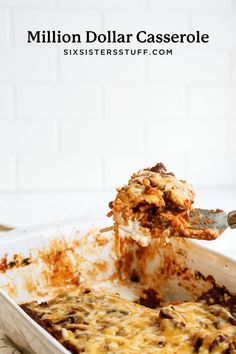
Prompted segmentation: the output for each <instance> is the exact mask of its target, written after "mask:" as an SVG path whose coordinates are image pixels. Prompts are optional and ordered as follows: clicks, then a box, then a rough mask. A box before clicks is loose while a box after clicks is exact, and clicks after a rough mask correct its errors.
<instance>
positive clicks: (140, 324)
mask: <svg viewBox="0 0 236 354" xmlns="http://www.w3.org/2000/svg"><path fill="white" fill-rule="evenodd" d="M24 306H27V308H28V309H30V310H31V315H32V313H33V315H32V317H33V318H36V320H37V318H38V319H40V320H41V321H43V323H47V324H48V323H51V324H52V325H53V329H54V330H56V332H57V338H59V341H60V342H61V343H62V344H64V345H65V346H67V347H68V345H66V343H67V344H68V343H70V344H71V345H72V346H73V348H76V350H78V353H79V352H80V351H82V352H84V353H90V354H102V353H113V354H114V353H117V354H119V353H120V354H121V353H122V354H132V353H142V352H143V353H146V354H149V353H150V354H152V353H163V354H164V353H186V354H188V353H194V352H195V353H202V354H205V353H209V352H210V353H215V354H216V353H235V352H236V349H235V348H236V326H235V325H233V324H231V323H232V319H233V320H234V318H233V317H232V316H231V315H230V313H229V312H228V311H227V310H226V309H224V308H223V307H221V306H220V305H212V306H209V305H206V304H204V303H200V302H199V303H196V302H186V303H182V304H180V305H176V306H172V305H170V306H166V307H163V308H161V309H160V310H152V309H149V308H146V307H143V306H141V305H138V304H135V303H133V302H130V301H128V300H124V299H122V298H120V296H118V295H116V294H113V293H107V292H96V291H91V292H89V293H82V294H78V295H77V296H74V295H73V296H72V295H68V294H65V295H60V296H57V297H56V298H54V299H52V300H51V301H49V302H48V303H47V304H45V303H44V304H42V305H39V304H38V303H37V302H33V303H30V304H28V305H24ZM234 321H235V320H234ZM58 333H60V336H59V335H58ZM68 348H69V349H70V348H72V347H68ZM76 350H75V349H73V350H72V352H73V353H76ZM227 350H228V351H227Z"/></svg>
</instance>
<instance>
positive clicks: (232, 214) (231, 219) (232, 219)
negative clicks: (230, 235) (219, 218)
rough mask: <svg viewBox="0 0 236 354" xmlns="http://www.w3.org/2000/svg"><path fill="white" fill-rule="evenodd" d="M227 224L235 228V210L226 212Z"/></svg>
mask: <svg viewBox="0 0 236 354" xmlns="http://www.w3.org/2000/svg"><path fill="white" fill-rule="evenodd" d="M228 224H229V226H230V227H231V229H236V210H232V211H231V212H230V213H229V214H228Z"/></svg>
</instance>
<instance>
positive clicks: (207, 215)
mask: <svg viewBox="0 0 236 354" xmlns="http://www.w3.org/2000/svg"><path fill="white" fill-rule="evenodd" d="M227 227H230V228H231V229H236V210H233V211H231V212H230V213H229V214H226V213H225V212H224V211H222V210H219V209H216V210H207V209H194V210H193V211H192V212H191V213H190V230H193V232H194V231H195V230H208V231H211V232H212V238H211V239H214V238H217V237H218V236H220V235H221V234H222V233H223V232H224V231H225V230H226V229H227ZM196 238H197V237H196Z"/></svg>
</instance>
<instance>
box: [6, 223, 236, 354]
mask: <svg viewBox="0 0 236 354" xmlns="http://www.w3.org/2000/svg"><path fill="white" fill-rule="evenodd" d="M95 225H96V226H99V228H98V227H96V226H95ZM95 225H91V224H89V223H86V222H82V221H79V220H77V221H72V222H67V223H61V225H59V226H58V225H49V226H44V227H38V228H31V229H28V230H18V231H17V230H16V231H12V232H10V233H9V234H7V236H5V237H3V238H1V240H0V252H1V254H0V270H1V273H0V286H1V288H2V290H1V293H0V315H1V319H2V321H3V326H4V329H5V331H6V333H8V336H9V337H10V339H11V340H12V341H13V342H14V343H15V344H16V345H17V346H18V347H19V349H21V350H24V352H25V353H67V352H68V351H67V349H65V348H64V347H63V346H62V345H61V344H60V343H59V342H58V341H57V340H55V338H53V337H52V336H50V335H49V334H48V333H47V332H46V331H45V330H44V329H43V328H42V327H41V326H40V325H38V324H37V323H36V322H34V321H33V320H32V319H31V318H30V317H29V316H28V315H27V314H26V313H25V312H24V311H23V310H22V309H21V308H20V306H18V305H17V304H21V305H22V304H24V303H28V304H27V305H23V306H22V307H23V308H24V310H26V312H28V313H29V314H30V311H31V316H32V317H34V318H35V319H36V320H37V321H38V322H40V321H39V317H40V318H41V321H42V322H44V324H45V317H44V319H43V318H42V316H41V315H42V314H43V315H45V313H47V314H48V316H49V317H50V308H49V309H48V310H47V311H45V309H46V308H47V307H50V306H51V305H50V304H53V303H55V301H59V302H60V301H61V305H60V308H61V309H63V306H65V305H62V303H64V304H67V305H68V303H69V302H71V303H73V301H75V298H74V296H76V299H77V300H76V301H77V302H78V303H79V306H80V311H81V308H82V307H83V308H84V307H85V310H86V309H87V306H88V304H89V303H90V304H91V303H92V304H94V303H96V301H97V310H98V312H100V315H101V317H100V318H101V323H100V327H98V326H97V323H95V325H94V326H92V323H91V318H92V319H93V320H94V318H96V316H95V315H94V313H93V315H92V316H91V317H90V318H89V315H88V316H87V321H86V320H83V319H82V320H81V322H85V323H82V325H84V327H86V328H87V329H86V331H87V332H88V331H90V332H91V331H92V329H93V331H96V330H97V331H98V330H99V329H100V330H99V331H98V332H97V336H101V328H103V330H104V331H105V332H106V331H107V332H106V334H107V336H108V337H109V336H110V337H111V336H114V331H115V333H117V328H116V326H118V325H119V330H120V331H121V330H123V335H122V331H121V332H120V334H119V333H118V337H119V338H118V339H119V340H120V337H123V339H122V340H123V342H122V343H124V342H127V338H130V342H129V341H128V346H129V348H130V349H127V348H125V349H124V348H123V349H121V351H118V349H117V348H115V349H114V348H112V347H109V346H108V347H107V351H105V352H107V353H116V352H117V353H122V352H127V353H129V352H130V353H135V352H136V353H138V352H140V348H145V346H144V347H142V346H143V345H147V343H149V342H146V343H145V344H143V343H142V342H141V338H142V340H145V338H147V341H148V340H150V341H151V342H152V341H155V344H156V346H157V347H156V349H155V350H154V349H153V347H152V348H151V347H150V348H151V349H150V351H148V350H149V348H148V346H146V348H147V349H146V352H147V353H149V352H150V353H151V352H157V353H158V352H159V350H162V351H160V352H162V353H171V352H173V353H174V352H181V350H183V349H179V350H180V351H178V349H177V347H176V344H178V343H179V344H181V343H182V344H183V345H184V344H185V345H187V343H188V337H187V329H188V333H190V332H191V331H190V332H189V328H190V327H191V323H192V328H193V327H194V328H197V327H196V323H195V322H194V321H195V319H196V316H195V317H193V316H192V317H191V316H190V317H191V318H190V319H188V318H187V317H188V316H187V314H191V313H193V312H194V313H195V314H196V311H198V314H199V313H200V312H201V311H203V309H204V311H205V310H206V309H209V307H211V306H213V307H211V308H213V309H214V310H215V313H211V312H210V311H209V313H211V318H210V319H209V318H208V320H207V316H206V317H205V319H204V318H202V319H200V318H199V321H198V322H199V323H200V322H202V323H203V327H202V329H203V334H204V336H206V332H204V330H207V329H206V328H205V325H204V323H205V322H204V321H208V322H209V321H212V323H213V322H214V323H216V322H217V320H220V321H221V320H222V321H221V322H222V323H221V324H218V325H217V326H219V328H217V327H216V324H214V330H213V327H212V328H211V324H210V323H208V325H209V331H210V332H209V333H208V341H205V342H204V338H205V337H204V338H202V337H201V335H200V336H196V334H197V333H193V331H192V332H191V348H190V347H189V351H186V349H184V350H185V351H182V352H186V353H187V352H189V353H190V352H194V350H195V352H197V351H198V352H199V353H201V352H202V353H203V352H204V353H207V352H208V351H209V352H210V350H211V352H212V353H218V352H219V353H231V352H232V353H234V352H235V348H234V344H233V343H234V336H235V334H234V330H235V329H236V326H235V325H234V323H233V320H232V319H231V317H233V315H232V314H231V313H230V311H229V310H228V308H226V307H224V306H221V305H220V308H218V314H217V304H216V299H215V300H214V296H213V295H212V296H209V294H210V293H209V290H210V289H212V288H214V287H215V284H218V285H219V286H220V287H221V288H217V289H221V290H220V291H222V286H225V288H226V289H227V290H225V291H223V295H222V296H223V297H225V296H227V294H228V293H229V292H232V293H234V292H236V285H235V274H236V273H235V272H236V264H235V262H234V261H233V260H230V259H228V258H226V257H224V256H221V255H219V254H217V253H214V252H209V251H208V250H206V249H204V248H202V247H200V246H198V245H196V244H195V243H192V242H191V241H189V240H186V239H184V240H183V239H179V238H171V239H170V240H169V242H168V243H166V242H163V240H161V239H155V240H153V241H152V242H151V243H150V245H149V246H148V247H146V248H143V247H141V246H140V245H139V244H137V243H136V242H135V241H133V240H131V239H125V238H122V240H120V242H121V244H120V247H119V252H118V250H117V244H116V241H115V238H114V236H113V234H112V232H108V233H105V234H101V233H100V232H99V229H100V227H102V226H104V222H102V221H101V220H98V221H97V222H96V223H95ZM19 249H20V250H21V252H19ZM86 289H90V290H89V291H87V290H86ZM65 293H66V294H67V295H62V294H65ZM114 293H118V294H119V295H114ZM203 293H208V297H207V296H206V297H205V299H204V298H202V299H200V298H201V297H202V294H203ZM60 294H61V295H60ZM225 294H226V295H225ZM58 296H59V297H58ZM63 297H64V298H63ZM212 297H213V303H209V301H211V300H209V299H211V298H212ZM229 298H232V297H231V296H230V295H229ZM53 299H54V300H53ZM96 299H97V300H96ZM123 299H124V300H123ZM200 300H201V301H202V302H199V301H200ZM228 300H229V299H225V301H226V302H227V301H228ZM35 301H38V303H39V304H40V303H42V302H44V304H43V305H37V304H36V302H35ZM184 301H187V302H186V303H183V302H184ZM133 302H136V303H138V304H133ZM30 303H31V304H30ZM170 303H171V304H170ZM180 303H183V304H180ZM109 304H110V306H109ZM111 304H112V306H111ZM48 305H50V306H48ZM43 306H45V307H44V310H43V311H41V314H40V311H39V308H40V307H41V308H43ZM104 306H105V308H106V311H108V313H107V314H106V318H104V316H103V315H102V314H104ZM144 306H145V307H144ZM214 306H215V307H214ZM147 307H149V308H147ZM150 307H151V308H152V309H150ZM194 307H195V310H196V311H195V310H194ZM121 308H122V309H121ZM160 308H162V309H161V310H160ZM220 309H223V310H222V311H223V314H222V313H221V311H220ZM224 309H225V312H224ZM67 310H68V311H69V312H70V311H71V308H70V306H69V307H67ZM113 310H115V311H113ZM91 311H95V310H94V308H93V309H92V310H91ZM102 311H103V312H102ZM121 311H123V313H122V312H121ZM204 311H203V312H204ZM87 312H88V310H87ZM127 312H128V313H127ZM36 313H37V315H38V317H37V316H36ZM91 313H92V312H91ZM64 314H65V313H64ZM77 315H78V314H77ZM69 316H72V317H73V314H69V313H67V315H66V318H69ZM117 316H118V317H117ZM179 316H182V319H181V320H180V317H179ZM227 316H228V317H227ZM36 317H37V318H36ZM72 317H71V318H70V320H69V321H70V322H73V321H74V322H75V323H74V324H77V322H76V321H77V319H76V320H75V319H72ZM135 317H136V318H137V319H140V320H137V322H135V323H134V322H133V321H134V320H135ZM168 317H169V318H168ZM172 317H173V318H172ZM200 317H201V316H200ZM203 317H204V316H203ZM118 318H119V319H118ZM152 318H153V319H155V321H156V322H155V329H156V332H155V335H154V337H153V334H152V331H151V328H152V327H151V326H145V325H142V323H145V321H150V319H152ZM114 319H115V324H114ZM48 320H52V318H48ZM61 320H62V322H61V325H62V323H63V319H61ZM111 321H113V324H114V326H113V327H112V326H111ZM143 321H144V322H143ZM191 321H193V322H191ZM42 322H41V323H40V324H41V325H43V323H42ZM59 322H60V320H59ZM105 322H106V324H107V323H109V325H108V327H106V325H105ZM182 322H183V323H184V324H183V323H182ZM230 322H231V323H230ZM48 323H49V322H48ZM137 323H139V324H140V327H139V328H138V329H137ZM146 323H147V322H146ZM163 323H164V324H163ZM173 323H174V325H173ZM121 324H122V326H121ZM59 325H60V324H59ZM70 325H72V326H71V328H72V327H73V323H70ZM129 325H130V327H129ZM66 326H68V322H67V323H66V324H65V325H64V326H61V327H62V328H65V329H66V330H68V328H66ZM80 326H81V323H80ZM96 326H97V327H96ZM163 326H164V335H163V333H160V331H159V329H160V328H163ZM173 326H174V327H173ZM212 326H213V325H212ZM220 326H223V327H224V326H226V327H227V329H226V327H224V333H223V332H221V330H222V328H223V327H221V328H220ZM44 327H45V326H44ZM82 327H83V326H82ZM82 327H80V330H81V331H82V329H81V328H82ZM129 328H133V330H129ZM134 328H136V331H138V333H139V335H140V337H139V338H140V342H139V339H138V337H137V333H136V337H137V340H136V341H135V339H134V338H133V339H132V336H131V335H129V333H131V332H132V333H133V332H134ZM148 328H149V330H150V331H149V332H148V333H147V331H148ZM168 328H170V329H169V330H168ZM88 329H89V330H88ZM175 329H176V330H175ZM124 331H126V332H127V333H128V334H127V337H126V336H125V332H124ZM129 331H130V332H129ZM165 331H167V332H168V331H169V332H168V333H169V337H168V335H167V332H165ZM49 332H50V331H49ZM64 332H65V331H64ZM70 332H71V333H75V332H76V331H74V332H73V330H72V331H71V330H70ZM196 332H198V333H199V330H198V329H197V330H196ZM222 333H223V334H222ZM69 334H70V333H69ZM94 334H96V333H94V332H93V337H90V339H88V340H87V341H86V342H87V343H88V345H89V346H88V348H85V346H84V348H83V347H81V349H80V350H81V352H85V353H86V352H87V353H102V350H106V348H105V347H104V345H103V344H102V345H103V349H101V347H99V340H97V342H96V343H95V344H94V345H92V342H94V340H91V338H95V336H94ZM66 335H68V333H66V332H65V336H66ZM76 335H81V332H80V333H78V332H77V333H76ZM173 335H179V336H177V337H178V339H176V338H177V337H175V339H173V343H175V349H173V348H172V349H173V350H172V351H170V347H169V346H168V345H169V344H168V343H171V338H173V337H172V336H173ZM220 335H223V337H225V336H226V337H228V339H229V340H225V338H223V339H222V338H221V337H219V336H220ZM181 336H182V337H181ZM99 338H100V337H99ZM148 338H149V339H148ZM168 338H169V339H168ZM100 339H101V338H100ZM214 340H215V342H214ZM81 343H82V340H81V341H79V345H81ZM114 343H116V341H115V340H114V341H113V345H115V344H114ZM130 343H132V344H133V346H134V349H133V351H132V347H131V344H130ZM163 343H164V345H163ZM79 345H78V347H79ZM135 345H136V347H135ZM138 345H139V349H137V348H138V347H137V346H138ZM96 346H97V347H96ZM67 347H68V346H67ZM68 349H70V351H71V352H73V350H75V349H73V348H72V347H71V348H70V347H68ZM122 350H123V351H122ZM129 350H130V351H129ZM203 350H208V351H203ZM142 351H144V352H145V349H142ZM224 351H225V352H224ZM74 352H75V351H74Z"/></svg>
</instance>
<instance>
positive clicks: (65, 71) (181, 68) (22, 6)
mask: <svg viewBox="0 0 236 354" xmlns="http://www.w3.org/2000/svg"><path fill="white" fill-rule="evenodd" d="M27 30H32V31H34V30H60V31H61V32H69V33H70V32H76V33H77V32H80V33H84V32H85V31H86V30H95V31H97V32H98V33H103V32H105V31H107V30H117V31H118V32H125V33H126V32H127V33H131V32H134V33H135V32H136V31H139V30H146V31H147V32H153V33H159V32H168V33H185V32H191V31H196V30H200V31H202V32H207V33H209V35H210V42H209V43H208V44H193V45H184V44H182V45H181V44H173V45H172V46H170V45H165V46H163V47H162V46H161V45H160V44H158V45H155V44H154V45H152V47H153V48H164V49H168V48H171V49H173V55H172V56H171V55H169V56H162V55H157V56H136V57H134V56H64V55H63V50H64V48H67V47H68V48H76V49H79V48H98V47H99V45H98V44H94V43H92V44H88V45H86V46H85V45H84V44H83V43H78V44H76V45H74V46H71V45H68V46H67V45H63V44H58V45H55V44H42V45H36V44H35V43H33V44H28V43H27ZM101 46H102V47H104V48H107V46H106V45H101ZM119 47H120V48H127V45H125V44H124V45H122V44H121V45H119ZM131 47H132V48H135V47H137V44H133V45H132V46H131ZM138 47H140V48H146V47H147V45H145V44H140V45H138ZM109 48H117V44H114V45H112V44H111V45H110V47H109ZM235 136H236V1H235V0H179V1H176V0H165V1H162V0H131V1H126V0H101V1H97V0H0V166H1V173H0V200H2V202H1V204H0V205H1V207H2V206H3V203H5V202H6V200H7V198H9V199H8V200H9V201H10V203H11V207H12V208H13V209H14V208H15V209H14V210H16V208H18V207H19V206H20V208H22V205H23V204H22V203H23V202H22V201H20V202H19V198H20V197H19V196H20V195H22V196H24V198H26V199H27V198H28V199H27V200H28V201H29V199H30V197H29V195H30V196H32V199H33V200H34V202H33V203H34V205H36V204H37V201H40V203H41V204H40V205H41V206H42V205H43V201H46V200H50V203H49V205H50V208H51V209H52V205H53V203H52V196H51V194H50V193H52V195H53V194H55V195H56V199H55V200H57V202H56V203H58V200H59V199H58V198H59V195H67V197H66V198H67V199H66V200H67V201H68V198H69V197H68V195H70V196H71V195H72V193H76V194H75V195H76V196H78V200H79V201H78V203H79V202H80V203H82V204H83V203H84V205H86V208H87V209H86V210H88V209H89V203H88V202H86V198H87V197H86V195H87V196H88V195H89V196H90V202H91V204H93V205H94V209H93V208H91V204H90V208H91V209H90V210H91V211H94V212H95V206H98V205H99V208H100V210H105V209H106V208H105V207H104V205H106V204H107V200H106V198H107V196H108V195H109V196H110V195H111V194H112V193H114V187H115V186H118V185H122V184H123V183H124V182H125V181H126V180H127V179H128V177H129V175H130V174H131V173H132V172H133V171H135V170H137V169H139V168H141V167H145V166H150V165H152V164H154V163H156V162H158V161H163V162H164V163H166V165H167V167H169V169H170V170H173V171H175V172H176V175H177V176H180V177H181V178H183V179H184V178H187V179H189V180H190V181H192V183H193V184H194V186H195V188H201V187H204V188H205V187H208V186H215V187H220V188H228V187H234V188H235V187H236V138H235ZM85 191H86V193H85ZM13 193H15V195H16V196H18V197H13V196H12V195H13ZM66 193H69V194H66ZM92 193H94V196H95V197H94V198H95V199H96V202H95V203H93V201H92V197H91V196H92ZM27 196H28V197H27ZM1 198H2V199H1ZM22 198H23V197H22ZM72 199H73V200H75V198H72ZM3 201H4V202H3ZM28 201H27V203H28ZM14 203H15V205H14ZM86 203H87V204H86ZM99 203H100V204H99ZM101 205H102V207H101ZM48 209H49V208H48ZM48 209H47V210H48ZM26 210H29V208H28V204H27V208H26ZM45 210H46V209H45ZM58 210H59V211H58V213H57V212H56V211H51V215H52V217H55V218H56V217H61V215H62V210H63V208H62V207H60V208H59V209H58ZM68 210H69V209H68ZM70 210H72V208H71V209H70ZM41 211H42V210H40V212H41ZM47 212H48V211H47ZM30 213H31V214H32V212H31V211H30ZM95 213H96V212H95ZM16 214H17V213H16ZM72 214H73V213H72ZM3 215H4V217H5V218H6V219H7V221H9V222H10V211H9V220H8V216H7V215H8V214H7V212H6V213H5V214H3ZM73 215H74V214H73ZM66 216H68V213H67V214H66ZM31 217H32V220H34V221H35V220H36V218H35V217H33V216H32V215H31ZM47 217H48V218H49V216H47ZM44 219H45V220H47V218H46V217H45V218H44ZM17 220H18V219H17ZM24 220H26V221H25V223H27V219H26V217H25V219H24ZM0 221H1V220H0Z"/></svg>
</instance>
